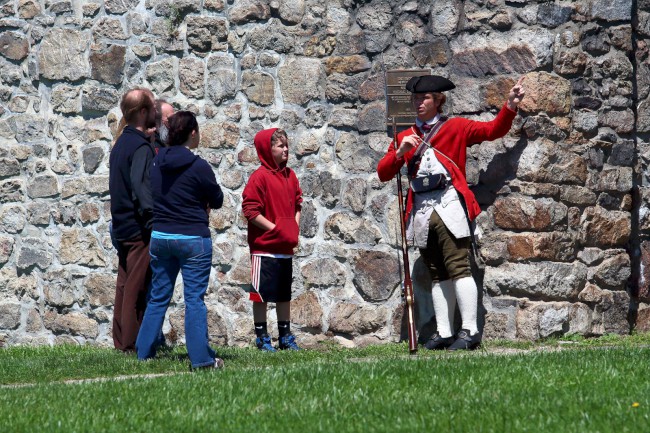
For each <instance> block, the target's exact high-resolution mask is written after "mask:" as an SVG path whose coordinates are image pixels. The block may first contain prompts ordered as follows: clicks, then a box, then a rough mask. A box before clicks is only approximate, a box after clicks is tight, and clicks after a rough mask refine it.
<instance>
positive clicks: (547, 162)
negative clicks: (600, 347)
mask: <svg viewBox="0 0 650 433" xmlns="http://www.w3.org/2000/svg"><path fill="white" fill-rule="evenodd" d="M633 6H636V8H634V7H633ZM648 38H650V2H648V1H645V0H643V1H642V0H637V2H635V3H633V2H632V1H631V0H607V1H605V0H582V1H574V2H569V1H564V2H548V1H539V2H537V1H523V0H506V1H504V0H474V1H464V2H463V1H435V2H434V1H431V2H418V1H414V0H401V1H386V0H374V1H354V0H332V1H328V2H322V1H315V0H270V1H267V0H234V1H225V0H197V1H189V0H181V1H174V2H168V1H165V0H162V1H160V0H105V1H103V2H102V1H97V2H82V1H78V0H63V1H49V0H42V1H37V0H8V1H7V0H4V1H0V143H1V144H2V145H1V146H0V267H1V269H0V273H1V275H0V345H2V344H9V345H14V344H52V343H64V342H79V343H82V342H90V343H96V344H101V345H111V343H112V342H111V337H110V335H111V333H110V331H111V330H110V328H111V317H112V299H113V292H114V281H115V274H116V255H115V252H114V250H113V249H112V247H111V244H110V239H109V236H108V233H107V226H108V223H109V221H110V210H109V196H108V167H107V161H108V155H109V152H110V147H111V143H112V140H113V134H114V133H115V128H116V124H117V121H118V120H119V115H120V113H119V110H118V108H117V105H118V101H119V98H120V96H121V94H122V93H123V92H124V91H125V90H127V89H129V88H130V87H133V86H146V87H149V88H151V89H152V90H153V91H154V93H155V94H156V95H157V96H158V97H164V98H166V99H167V100H169V101H170V102H172V103H173V104H174V105H175V106H176V107H177V108H183V109H188V110H191V111H193V112H195V113H196V114H197V115H198V116H199V119H200V125H201V133H202V144H201V148H200V150H199V153H200V154H201V155H202V156H203V157H204V158H205V159H207V160H208V161H209V162H210V163H211V164H212V166H213V167H214V170H215V173H216V175H217V179H218V180H219V182H220V184H221V185H222V186H223V187H224V191H225V194H226V199H225V204H224V207H223V208H222V209H220V210H218V211H213V212H212V215H211V218H210V224H211V227H212V233H213V234H212V238H213V245H214V252H215V254H214V258H213V265H214V266H213V272H212V278H211V282H210V287H209V290H208V294H207V296H206V302H207V304H208V308H209V325H210V335H211V339H212V340H213V341H214V342H215V343H217V344H229V345H233V344H236V345H245V344H249V343H250V341H251V339H252V337H253V332H252V324H251V321H252V312H251V305H250V302H248V301H247V300H246V296H245V294H244V293H243V290H242V287H244V286H245V285H246V284H248V283H249V282H250V276H249V272H250V271H249V266H250V260H249V257H248V254H247V253H248V250H247V244H246V230H245V229H246V224H245V221H244V220H243V218H242V216H241V191H242V189H243V187H244V184H245V182H246V179H247V178H248V176H249V174H250V173H251V172H252V171H253V170H254V169H255V168H256V166H257V164H258V161H257V157H256V154H255V151H254V148H253V146H252V137H253V136H254V134H255V132H256V131H258V130H260V129H262V128H265V127H270V126H276V125H278V126H282V127H283V128H285V129H287V131H288V132H289V135H290V140H291V143H292V144H291V158H290V164H291V166H292V167H293V168H294V169H295V170H296V172H297V174H298V177H299V179H300V181H301V184H302V187H303V191H304V197H305V203H304V207H303V218H302V221H301V233H302V237H301V243H300V247H299V250H298V253H297V259H296V260H295V265H294V277H295V279H294V280H295V281H294V293H295V301H294V303H293V315H294V318H295V320H294V321H295V326H294V330H295V331H296V333H297V334H298V335H299V337H300V339H301V341H302V342H303V344H306V345H309V344H311V343H315V342H317V341H322V340H329V339H332V340H335V341H337V342H339V343H340V344H344V345H362V344H368V343H374V342H386V341H396V340H398V339H399V338H400V334H401V333H402V334H403V330H402V327H401V322H402V308H401V299H400V290H399V277H398V274H399V270H400V262H399V260H398V258H397V254H396V245H397V239H398V231H399V228H398V226H397V224H396V222H397V202H396V197H395V190H396V186H395V182H394V181H393V182H390V183H386V184H382V183H380V182H379V180H378V178H377V176H376V174H375V167H376V163H377V161H378V160H379V158H380V157H381V155H382V154H383V151H384V150H385V148H386V147H387V145H388V143H389V139H388V138H387V137H386V132H385V120H384V117H385V106H384V105H385V104H384V82H383V72H382V71H383V69H384V68H386V69H396V68H429V67H430V68H431V69H432V70H433V72H434V73H437V74H441V75H445V76H449V77H450V78H451V79H452V80H453V81H454V82H455V83H456V84H457V89H456V90H454V91H453V92H450V95H449V101H448V104H447V111H448V112H449V114H451V115H462V116H466V117H470V118H474V119H480V120H490V119H492V118H493V117H494V115H495V113H496V111H497V110H498V109H499V108H500V107H501V105H502V104H503V102H504V101H505V96H506V94H507V91H508V89H509V88H510V87H511V86H512V85H513V84H514V82H515V81H516V80H517V78H518V77H519V76H521V75H526V81H525V86H526V89H527V96H526V99H525V101H524V103H523V104H522V106H521V111H520V114H519V115H518V116H517V118H516V120H515V125H514V127H513V128H512V131H511V132H510V134H509V135H508V136H506V137H505V138H503V139H500V140H497V141H495V142H491V143H482V144H479V145H476V146H474V147H472V148H471V149H470V152H469V158H468V177H469V181H470V183H472V184H474V185H475V186H474V188H473V189H474V191H475V193H476V195H477V197H478V199H479V202H480V204H481V206H482V207H483V209H484V211H485V212H483V213H482V214H481V215H480V217H479V220H478V223H479V226H480V227H481V228H482V230H483V232H484V236H483V237H482V239H481V240H480V245H479V248H480V254H479V257H478V259H477V261H476V266H475V269H474V270H475V275H476V277H477V279H478V281H479V282H480V285H481V287H482V289H483V290H482V305H483V308H482V309H481V323H482V325H483V327H484V334H485V337H486V338H507V339H515V338H524V339H537V338H542V337H547V336H550V335H555V334H567V333H576V334H581V335H587V336H589V335H601V334H604V333H611V332H614V333H621V334H624V333H628V332H629V331H630V329H631V327H632V326H634V325H635V324H637V322H638V328H639V329H641V330H648V329H650V308H649V307H650V289H649V287H650V283H649V282H648V281H650V267H649V266H648V263H649V262H650V208H649V207H648V203H649V202H650V185H649V182H650V179H649V178H648V177H647V176H646V175H645V173H646V171H647V165H648V164H649V163H650V138H649V134H648V132H649V131H650V129H649V128H650V120H649V119H650V117H649V114H648V113H649V112H650V111H649V108H648V104H649V103H650V102H649V101H650V97H649V92H650V79H649V78H648V77H650V70H649V68H650V66H649V60H648V46H647V39H648ZM413 258H414V259H417V256H416V255H414V257H413ZM414 275H415V277H416V278H415V280H416V294H417V297H418V321H419V324H420V325H421V327H422V333H423V335H426V334H427V332H430V330H431V322H430V318H431V311H432V309H431V300H430V294H428V292H429V290H428V287H429V283H428V282H427V281H426V277H425V274H424V273H423V272H422V266H421V263H420V261H419V260H415V263H414ZM180 285H181V284H180V282H179V288H180ZM181 292H182V290H177V294H176V296H175V299H174V304H173V305H172V307H171V308H170V311H169V315H168V320H167V321H166V323H165V333H166V334H167V338H168V339H169V340H172V341H175V340H178V341H183V314H184V313H183V305H182V293H181ZM427 295H428V296H427ZM274 319H275V315H274V314H273V313H271V314H270V322H271V323H270V326H271V327H270V329H272V330H275V329H274V328H275V322H274Z"/></svg>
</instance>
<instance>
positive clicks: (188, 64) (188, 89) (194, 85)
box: [178, 57, 205, 99]
mask: <svg viewBox="0 0 650 433" xmlns="http://www.w3.org/2000/svg"><path fill="white" fill-rule="evenodd" d="M204 75H205V64H204V63H203V61H201V60H199V59H195V58H192V57H185V58H183V59H181V60H180V62H179V64H178V79H179V81H180V91H181V92H182V93H183V94H184V95H185V96H187V97H190V98H196V99H201V98H203V96H204V94H205V85H204V81H205V77H204Z"/></svg>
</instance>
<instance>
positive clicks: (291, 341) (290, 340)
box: [278, 334, 302, 350]
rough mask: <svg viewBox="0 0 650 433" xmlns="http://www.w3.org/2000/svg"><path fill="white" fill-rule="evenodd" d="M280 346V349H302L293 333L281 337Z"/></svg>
mask: <svg viewBox="0 0 650 433" xmlns="http://www.w3.org/2000/svg"><path fill="white" fill-rule="evenodd" d="M278 347H279V348H280V350H302V349H301V348H300V346H298V344H297V343H296V337H295V335H293V334H289V335H286V336H284V337H280V344H279V345H278Z"/></svg>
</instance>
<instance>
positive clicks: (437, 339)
mask: <svg viewBox="0 0 650 433" xmlns="http://www.w3.org/2000/svg"><path fill="white" fill-rule="evenodd" d="M453 342H454V337H447V338H442V337H441V336H440V334H438V333H437V332H434V333H433V335H432V336H431V338H429V341H427V342H426V343H425V344H424V347H425V349H429V350H444V349H446V348H448V347H449V346H451V344H452V343H453Z"/></svg>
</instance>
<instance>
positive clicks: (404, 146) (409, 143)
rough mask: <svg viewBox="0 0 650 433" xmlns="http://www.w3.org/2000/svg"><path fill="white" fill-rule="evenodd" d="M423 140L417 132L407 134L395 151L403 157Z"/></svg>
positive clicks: (399, 156) (396, 154) (398, 155)
mask: <svg viewBox="0 0 650 433" xmlns="http://www.w3.org/2000/svg"><path fill="white" fill-rule="evenodd" d="M421 142H422V139H421V138H420V137H418V136H417V135H415V134H411V135H407V136H406V137H404V138H403V139H402V142H401V143H400V145H399V148H398V149H397V152H395V156H397V157H398V158H402V157H403V156H404V155H406V154H407V153H409V152H410V151H411V150H412V149H413V148H414V147H416V146H419V145H420V143H421Z"/></svg>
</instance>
